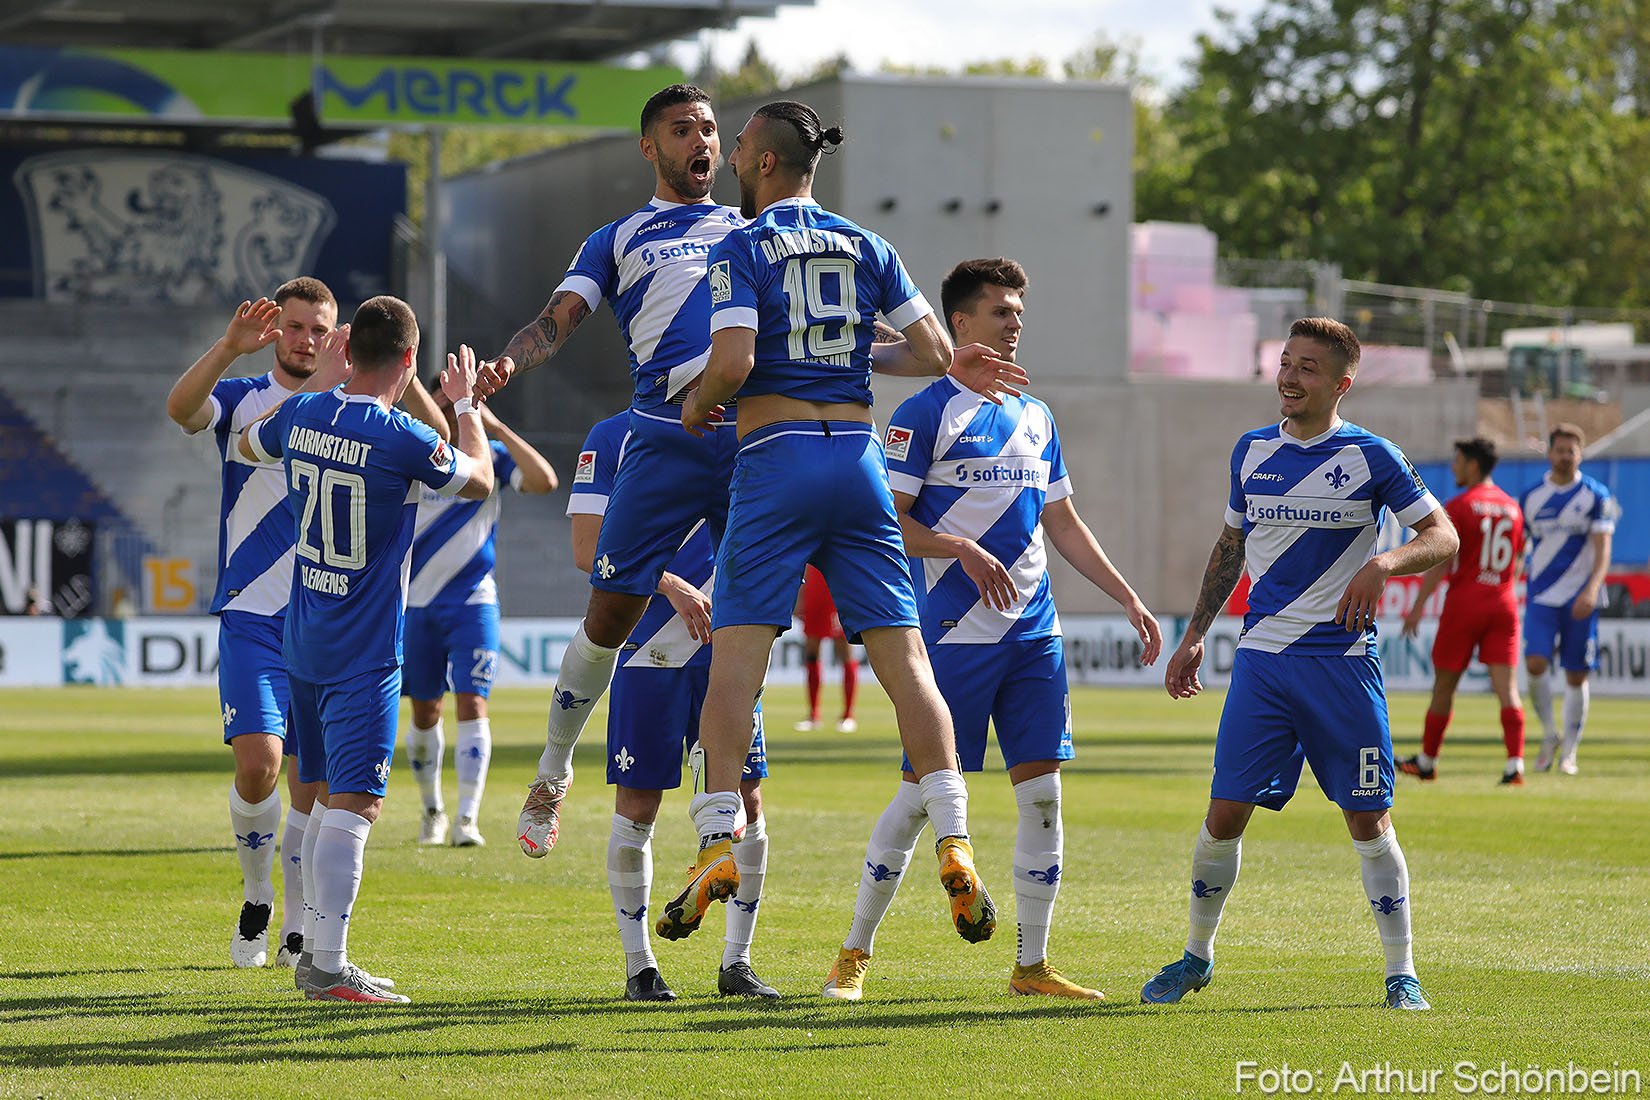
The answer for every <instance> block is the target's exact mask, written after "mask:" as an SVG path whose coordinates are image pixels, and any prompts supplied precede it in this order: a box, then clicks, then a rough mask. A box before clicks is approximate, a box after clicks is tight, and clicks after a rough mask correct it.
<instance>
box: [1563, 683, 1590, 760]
mask: <svg viewBox="0 0 1650 1100" xmlns="http://www.w3.org/2000/svg"><path fill="white" fill-rule="evenodd" d="M1591 700H1592V685H1590V684H1589V683H1588V682H1587V681H1586V680H1583V681H1581V683H1580V685H1573V684H1567V685H1565V692H1564V759H1566V760H1570V759H1573V758H1574V757H1575V754H1576V749H1577V748H1579V747H1580V745H1581V733H1582V730H1583V729H1585V728H1586V726H1587V705H1588V703H1589V702H1590V701H1591Z"/></svg>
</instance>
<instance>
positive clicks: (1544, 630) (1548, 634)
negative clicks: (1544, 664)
mask: <svg viewBox="0 0 1650 1100" xmlns="http://www.w3.org/2000/svg"><path fill="white" fill-rule="evenodd" d="M1572 606H1573V605H1572V604H1564V605H1563V606H1561V607H1549V606H1548V605H1546V604H1544V603H1534V602H1531V603H1530V604H1529V605H1528V606H1527V607H1525V609H1524V656H1526V657H1545V658H1546V659H1547V660H1548V661H1549V662H1550V661H1551V660H1552V659H1553V648H1554V645H1555V643H1556V645H1557V648H1558V664H1559V667H1561V668H1563V669H1564V671H1566V672H1590V671H1591V670H1593V669H1595V668H1597V667H1598V609H1597V608H1594V609H1593V613H1592V614H1591V615H1589V616H1587V617H1586V618H1585V619H1578V618H1576V617H1575V616H1573V615H1572V614H1570V608H1571V607H1572Z"/></svg>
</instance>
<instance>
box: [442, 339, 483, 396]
mask: <svg viewBox="0 0 1650 1100" xmlns="http://www.w3.org/2000/svg"><path fill="white" fill-rule="evenodd" d="M476 373H477V371H476V353H475V352H474V351H473V350H471V348H470V345H469V344H460V345H458V354H457V355H454V354H453V353H452V352H448V353H447V369H446V370H444V371H442V372H441V392H442V393H444V394H446V395H447V400H448V401H451V402H453V403H454V404H455V405H456V404H457V403H458V402H459V401H460V400H462V399H464V398H466V397H473V395H474V394H475V393H476V392H477V390H476Z"/></svg>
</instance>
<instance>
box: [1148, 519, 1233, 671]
mask: <svg viewBox="0 0 1650 1100" xmlns="http://www.w3.org/2000/svg"><path fill="white" fill-rule="evenodd" d="M1242 575H1243V531H1242V530H1240V529H1239V528H1236V527H1227V528H1226V529H1225V530H1223V531H1222V532H1221V533H1220V538H1219V539H1218V540H1217V541H1216V542H1215V548H1214V551H1213V552H1212V553H1211V554H1210V555H1209V567H1208V568H1207V569H1205V570H1204V571H1203V587H1202V589H1201V590H1199V592H1198V594H1197V607H1195V608H1194V609H1193V610H1192V621H1191V622H1190V623H1188V624H1187V626H1186V636H1185V637H1184V638H1182V639H1181V640H1180V645H1179V647H1178V648H1176V649H1175V651H1174V656H1173V657H1170V658H1169V668H1168V672H1167V673H1166V674H1165V675H1164V677H1163V686H1164V687H1165V688H1167V689H1168V692H1169V697H1170V698H1171V699H1190V698H1191V697H1192V696H1194V695H1196V694H1197V693H1198V692H1200V691H1202V690H1203V685H1202V684H1201V683H1199V682H1198V679H1197V669H1198V666H1199V665H1201V664H1202V663H1203V636H1204V635H1205V634H1206V633H1208V630H1209V625H1210V624H1211V623H1213V622H1214V621H1215V616H1216V615H1218V614H1220V609H1221V608H1223V607H1225V606H1226V600H1227V598H1228V597H1230V596H1231V594H1232V589H1234V588H1236V587H1237V582H1238V578H1239V577H1241V576H1242Z"/></svg>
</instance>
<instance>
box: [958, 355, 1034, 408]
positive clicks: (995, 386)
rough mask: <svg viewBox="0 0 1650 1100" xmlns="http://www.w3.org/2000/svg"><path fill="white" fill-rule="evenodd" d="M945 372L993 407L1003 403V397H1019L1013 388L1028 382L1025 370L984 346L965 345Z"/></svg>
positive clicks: (1017, 391)
mask: <svg viewBox="0 0 1650 1100" xmlns="http://www.w3.org/2000/svg"><path fill="white" fill-rule="evenodd" d="M946 373H948V374H950V375H951V377H952V378H955V379H956V380H957V382H958V383H959V384H961V385H963V386H967V387H968V388H969V389H971V390H973V391H974V392H975V393H977V394H979V395H980V396H981V397H984V398H985V399H986V400H987V401H990V402H991V403H993V404H996V405H1001V404H1002V403H1003V397H1002V395H1003V394H1005V393H1006V394H1012V395H1013V396H1015V397H1019V396H1020V391H1019V390H1018V389H1016V388H1015V387H1017V386H1023V385H1025V384H1026V383H1028V382H1030V381H1031V378H1030V377H1029V376H1028V375H1027V374H1026V372H1025V369H1024V368H1023V367H1021V366H1020V365H1019V364H1018V363H1013V362H1010V361H1009V360H1007V359H1004V358H1003V357H1002V356H1000V355H998V354H997V353H996V352H995V351H993V350H992V349H991V348H988V347H986V346H985V345H984V344H967V345H964V346H963V347H960V348H958V349H957V350H956V351H955V352H953V353H952V356H951V369H950V370H949V371H947V372H946Z"/></svg>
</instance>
